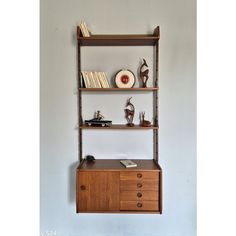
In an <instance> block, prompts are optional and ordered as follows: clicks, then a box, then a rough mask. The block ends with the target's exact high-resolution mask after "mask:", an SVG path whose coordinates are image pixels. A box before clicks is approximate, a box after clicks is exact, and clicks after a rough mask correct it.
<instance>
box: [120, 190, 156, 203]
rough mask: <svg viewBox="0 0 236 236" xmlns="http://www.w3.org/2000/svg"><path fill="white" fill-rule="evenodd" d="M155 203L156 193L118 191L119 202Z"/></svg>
mask: <svg viewBox="0 0 236 236" xmlns="http://www.w3.org/2000/svg"><path fill="white" fill-rule="evenodd" d="M134 200H135V201H157V200H159V198H158V191H127V190H126V191H120V201H134Z"/></svg>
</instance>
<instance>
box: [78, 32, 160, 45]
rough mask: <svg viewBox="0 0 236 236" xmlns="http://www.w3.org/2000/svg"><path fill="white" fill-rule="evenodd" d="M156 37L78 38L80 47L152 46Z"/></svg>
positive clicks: (95, 36) (111, 36) (99, 36)
mask: <svg viewBox="0 0 236 236" xmlns="http://www.w3.org/2000/svg"><path fill="white" fill-rule="evenodd" d="M157 41H158V36H154V35H151V34H150V35H142V34H137V35H134V34H133V35H91V36H90V37H80V36H79V37H78V42H79V43H80V45H81V46H153V45H155V44H156V43H157Z"/></svg>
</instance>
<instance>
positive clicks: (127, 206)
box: [120, 201, 159, 211]
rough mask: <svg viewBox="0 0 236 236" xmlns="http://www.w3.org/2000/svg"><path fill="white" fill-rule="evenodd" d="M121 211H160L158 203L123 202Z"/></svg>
mask: <svg viewBox="0 0 236 236" xmlns="http://www.w3.org/2000/svg"><path fill="white" fill-rule="evenodd" d="M120 210H121V211H122V210H125V211H130V210H131V211H145V210H146V211H149V210H150V211H155V210H156V211H158V210H159V206H158V201H121V202H120Z"/></svg>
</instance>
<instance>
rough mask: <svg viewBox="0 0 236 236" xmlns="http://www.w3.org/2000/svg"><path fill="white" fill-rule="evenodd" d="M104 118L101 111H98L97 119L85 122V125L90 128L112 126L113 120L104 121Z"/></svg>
mask: <svg viewBox="0 0 236 236" xmlns="http://www.w3.org/2000/svg"><path fill="white" fill-rule="evenodd" d="M103 118H104V116H103V115H102V114H101V112H100V111H96V113H95V118H93V119H91V120H85V121H84V122H85V124H86V125H88V126H102V127H105V126H110V125H111V123H112V121H111V120H103Z"/></svg>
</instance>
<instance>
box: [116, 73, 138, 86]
mask: <svg viewBox="0 0 236 236" xmlns="http://www.w3.org/2000/svg"><path fill="white" fill-rule="evenodd" d="M115 83H116V86H117V87H118V88H132V87H133V86H134V84H135V76H134V73H133V72H132V71H130V70H120V71H118V72H117V74H116V75H115Z"/></svg>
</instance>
